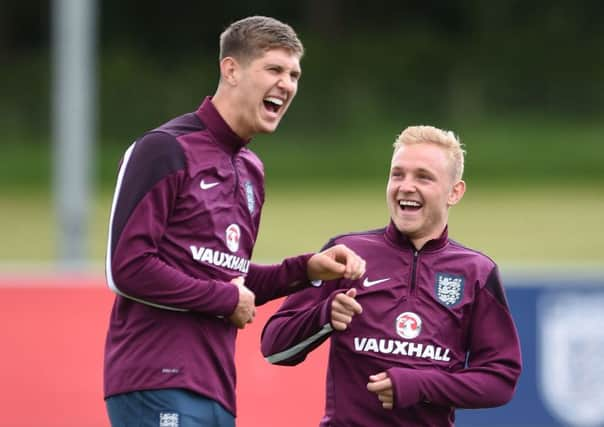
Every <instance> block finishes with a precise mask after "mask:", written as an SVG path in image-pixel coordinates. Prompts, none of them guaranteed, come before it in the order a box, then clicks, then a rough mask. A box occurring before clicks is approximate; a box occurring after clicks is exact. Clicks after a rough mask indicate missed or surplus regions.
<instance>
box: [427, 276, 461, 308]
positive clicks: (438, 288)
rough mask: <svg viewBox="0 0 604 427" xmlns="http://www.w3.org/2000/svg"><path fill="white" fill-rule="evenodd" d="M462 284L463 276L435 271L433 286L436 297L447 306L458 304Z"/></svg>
mask: <svg viewBox="0 0 604 427" xmlns="http://www.w3.org/2000/svg"><path fill="white" fill-rule="evenodd" d="M463 284H464V278H463V276H456V275H453V274H447V273H437V274H436V284H435V287H434V291H435V293H436V298H437V299H438V300H439V301H440V303H441V304H443V305H445V306H447V307H452V306H454V305H456V304H458V303H459V302H460V301H461V298H462V297H463Z"/></svg>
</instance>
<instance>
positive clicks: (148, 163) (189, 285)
mask: <svg viewBox="0 0 604 427" xmlns="http://www.w3.org/2000/svg"><path fill="white" fill-rule="evenodd" d="M184 167H185V160H184V153H183V152H182V148H181V147H180V144H178V142H177V141H176V140H175V139H174V138H173V137H171V136H169V135H166V134H163V133H151V134H147V135H146V136H145V137H144V138H143V139H142V140H139V141H138V142H137V143H135V144H133V146H131V147H130V149H129V150H128V151H127V152H126V154H125V156H124V159H123V161H122V165H121V168H120V172H119V176H118V183H117V187H116V190H115V195H114V201H113V206H112V211H111V219H110V226H109V242H108V249H107V268H106V274H107V281H108V283H109V286H110V287H111V288H112V290H113V291H115V292H116V293H117V294H119V295H121V296H123V297H126V298H130V299H133V300H136V301H138V302H141V303H144V304H148V305H151V306H155V307H158V308H163V309H168V310H183V311H186V310H193V311H199V312H203V313H206V314H210V315H230V314H231V313H232V312H233V310H234V309H235V306H236V305H237V302H238V297H239V293H238V289H237V288H236V287H235V286H233V285H231V284H230V283H226V282H222V281H218V280H210V279H200V278H195V277H192V276H191V275H189V274H186V273H185V272H183V271H181V270H179V269H178V268H175V267H174V266H172V265H170V264H168V263H166V262H165V261H164V260H163V259H162V255H161V251H160V242H161V239H162V236H163V234H164V230H165V228H166V224H167V223H168V218H169V215H170V212H171V210H172V209H173V207H174V204H175V201H176V197H177V194H178V188H179V183H180V181H181V180H182V179H183V176H184V175H185V174H184Z"/></svg>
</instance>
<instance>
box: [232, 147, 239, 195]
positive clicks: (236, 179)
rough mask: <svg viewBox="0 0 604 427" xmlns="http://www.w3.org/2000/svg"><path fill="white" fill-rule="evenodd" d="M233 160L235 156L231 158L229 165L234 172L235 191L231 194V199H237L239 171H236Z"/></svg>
mask: <svg viewBox="0 0 604 427" xmlns="http://www.w3.org/2000/svg"><path fill="white" fill-rule="evenodd" d="M235 158H236V155H232V156H231V165H232V166H233V170H234V171H235V191H234V192H233V197H235V199H237V195H238V194H239V171H238V170H237V165H236V164H235Z"/></svg>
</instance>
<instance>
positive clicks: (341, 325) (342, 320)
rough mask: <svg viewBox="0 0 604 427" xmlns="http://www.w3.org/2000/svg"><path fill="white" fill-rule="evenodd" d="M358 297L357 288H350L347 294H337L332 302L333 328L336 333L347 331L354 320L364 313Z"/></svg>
mask: <svg viewBox="0 0 604 427" xmlns="http://www.w3.org/2000/svg"><path fill="white" fill-rule="evenodd" d="M356 296H357V290H356V288H350V289H348V290H347V291H346V292H345V293H339V294H337V295H336V296H335V298H334V299H333V301H332V302H331V326H333V328H334V329H335V330H336V331H345V330H346V328H348V325H350V322H352V318H353V317H354V316H355V315H357V314H361V313H362V312H363V307H361V304H359V303H358V301H357V300H356V299H355V298H356Z"/></svg>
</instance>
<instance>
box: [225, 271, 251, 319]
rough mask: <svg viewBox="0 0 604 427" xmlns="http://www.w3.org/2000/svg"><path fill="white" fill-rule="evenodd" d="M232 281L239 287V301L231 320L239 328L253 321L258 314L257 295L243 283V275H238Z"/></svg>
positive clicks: (230, 317)
mask: <svg viewBox="0 0 604 427" xmlns="http://www.w3.org/2000/svg"><path fill="white" fill-rule="evenodd" d="M231 283H232V284H234V285H235V286H237V288H238V289H239V301H238V302H237V306H236V307H235V311H233V314H231V315H230V316H229V320H230V321H231V323H233V324H234V325H235V326H237V327H238V328H239V329H243V328H245V325H246V324H248V323H252V320H254V316H255V315H256V304H255V302H256V295H254V293H253V292H252V291H250V290H249V289H248V288H247V287H246V286H245V285H244V284H243V283H244V278H243V277H237V278H235V279H233V280H231Z"/></svg>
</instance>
